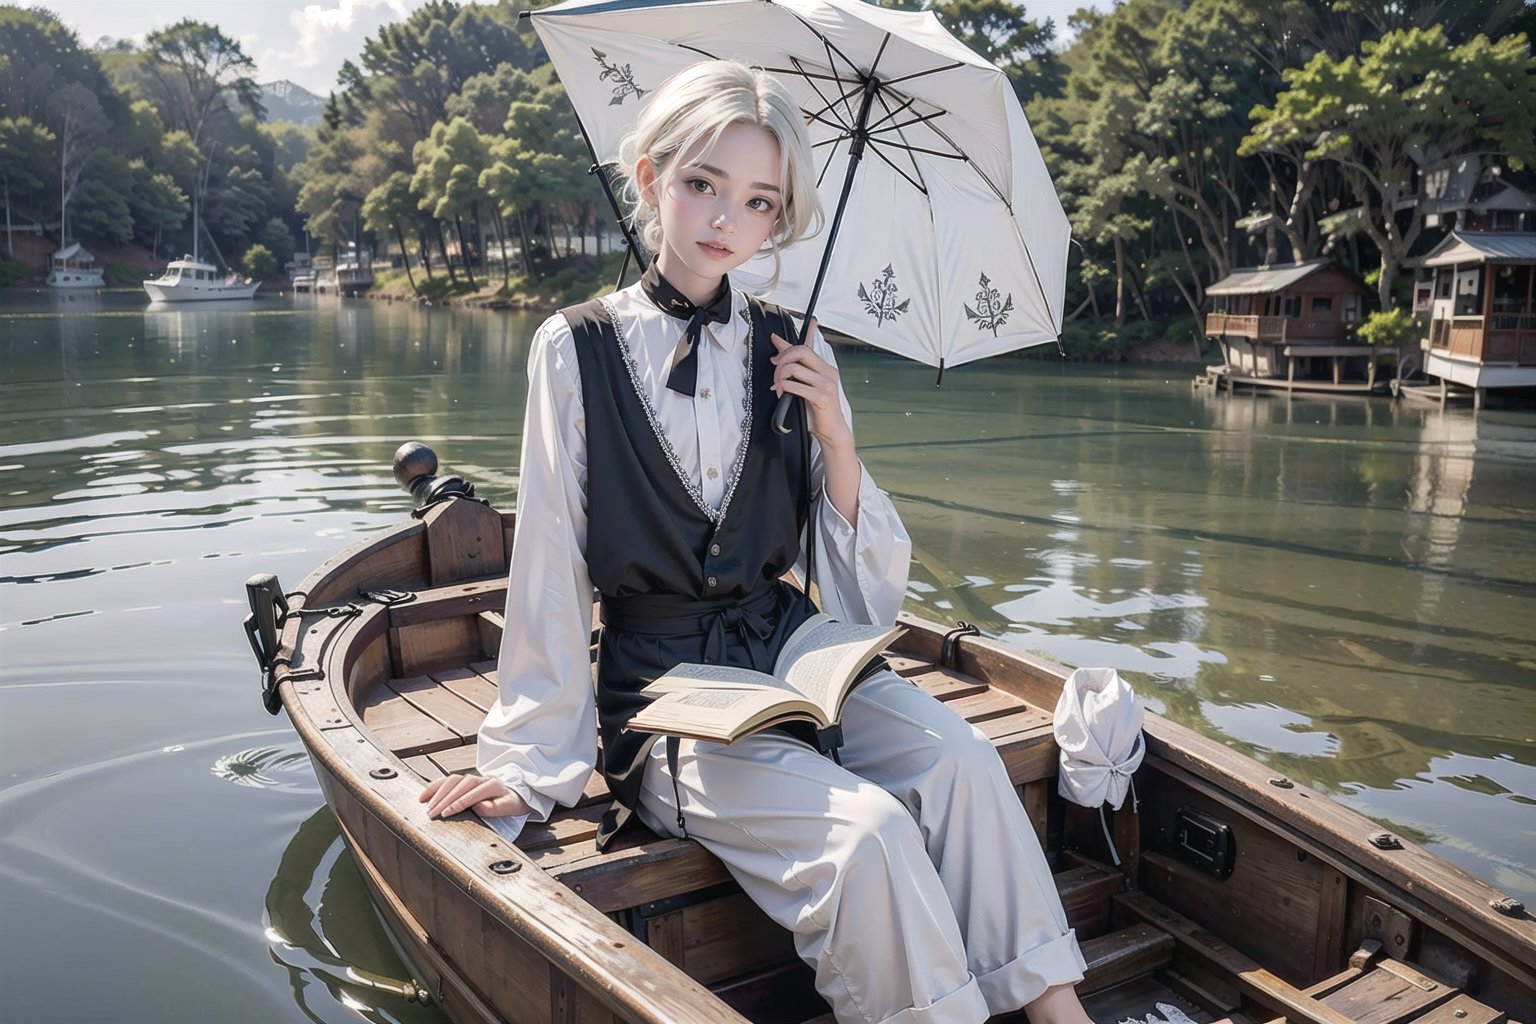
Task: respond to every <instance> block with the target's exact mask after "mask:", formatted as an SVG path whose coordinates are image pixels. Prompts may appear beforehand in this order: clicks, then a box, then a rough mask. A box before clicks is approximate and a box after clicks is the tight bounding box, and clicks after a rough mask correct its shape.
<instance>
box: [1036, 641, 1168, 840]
mask: <svg viewBox="0 0 1536 1024" xmlns="http://www.w3.org/2000/svg"><path fill="white" fill-rule="evenodd" d="M1141 717H1142V715H1141V706H1140V705H1138V704H1137V703H1136V694H1135V693H1134V692H1133V691H1132V690H1131V686H1130V684H1129V683H1127V682H1126V681H1125V680H1124V679H1121V678H1120V674H1119V673H1118V672H1116V671H1115V670H1114V669H1112V668H1080V669H1077V670H1076V671H1074V672H1073V673H1072V674H1071V675H1070V676H1068V677H1067V681H1066V684H1065V685H1064V686H1062V688H1061V698H1060V699H1059V700H1058V701H1057V702H1056V719H1055V722H1054V723H1053V726H1054V729H1055V733H1056V744H1057V745H1058V746H1059V747H1060V748H1061V774H1060V776H1059V780H1060V781H1059V782H1058V783H1057V789H1058V791H1059V792H1060V793H1061V795H1062V796H1064V797H1066V798H1067V799H1068V800H1071V801H1072V802H1073V803H1075V804H1080V805H1082V806H1083V807H1102V806H1103V805H1104V804H1106V803H1108V804H1109V805H1110V806H1111V807H1113V808H1114V809H1115V810H1119V809H1120V805H1121V804H1123V803H1125V793H1126V790H1127V789H1129V788H1130V786H1131V773H1132V772H1134V771H1135V770H1136V769H1137V767H1139V766H1140V764H1141V759H1142V757H1144V756H1145V755H1146V752H1147V751H1146V744H1145V742H1143V740H1142V738H1141Z"/></svg>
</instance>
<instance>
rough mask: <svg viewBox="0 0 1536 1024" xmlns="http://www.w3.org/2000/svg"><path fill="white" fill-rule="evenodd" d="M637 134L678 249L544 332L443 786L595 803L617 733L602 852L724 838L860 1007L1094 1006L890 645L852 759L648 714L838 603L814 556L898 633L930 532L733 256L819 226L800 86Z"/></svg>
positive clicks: (658, 107) (642, 210) (750, 90)
mask: <svg viewBox="0 0 1536 1024" xmlns="http://www.w3.org/2000/svg"><path fill="white" fill-rule="evenodd" d="M622 152H623V164H624V168H623V169H624V171H625V175H626V179H627V180H626V186H625V194H626V196H627V198H628V200H629V202H630V203H631V205H632V206H633V210H634V213H633V221H634V224H635V226H636V227H637V228H638V230H639V233H640V236H641V238H642V240H643V242H644V244H645V246H646V247H647V248H648V249H650V250H651V252H652V253H654V259H653V261H652V262H651V264H650V266H649V268H648V269H647V270H646V272H645V274H644V276H643V277H642V279H641V280H640V282H639V283H638V284H636V285H634V286H631V287H629V288H624V289H622V290H620V291H617V292H614V293H613V294H611V295H608V296H606V297H604V298H602V299H598V300H594V301H592V302H589V303H584V304H582V305H579V306H575V307H572V308H570V309H566V310H562V311H561V312H560V313H558V314H556V315H555V316H552V317H550V318H549V319H548V320H547V321H545V322H544V324H543V326H541V327H540V328H539V330H538V332H537V333H536V334H535V336H534V339H533V344H532V348H531V351H530V354H529V362H528V367H529V370H528V373H529V396H528V407H527V413H526V420H525V426H524V431H523V442H522V464H521V477H520V484H519V488H518V501H517V532H516V536H515V538H514V540H513V548H512V559H511V569H510V581H509V587H508V592H507V615H506V626H505V631H504V633H503V637H502V646H501V653H500V663H499V686H500V700H499V702H498V703H497V705H496V706H495V707H493V708H492V709H491V711H490V712H489V713H488V714H487V716H486V720H485V724H484V725H483V726H482V728H481V730H480V735H479V765H478V767H479V772H480V774H479V775H468V776H459V775H450V776H448V777H447V778H445V779H442V780H439V781H437V782H434V783H433V784H431V785H430V786H428V787H427V789H426V790H425V791H424V792H423V794H422V800H423V801H424V802H426V803H427V804H428V814H429V815H433V816H444V815H449V814H455V813H458V812H460V811H463V810H465V809H470V808H472V809H474V810H475V811H476V812H478V813H480V814H481V815H485V816H504V815H513V816H517V815H521V816H525V817H526V816H529V815H532V816H536V817H537V818H540V819H543V818H547V817H548V815H549V814H550V812H551V810H552V809H553V807H554V805H555V804H557V803H561V804H566V805H573V804H574V803H575V802H576V801H577V800H578V799H579V798H580V796H581V793H582V790H583V787H584V786H585V784H586V781H587V778H588V776H589V774H590V773H591V771H592V769H593V765H594V763H595V759H596V754H597V735H596V734H597V732H598V731H600V732H601V736H602V744H603V771H604V774H605V775H606V777H607V781H608V784H609V787H610V790H611V791H612V793H613V795H614V797H615V799H616V806H615V809H614V811H613V812H612V813H611V814H610V816H609V817H608V818H607V819H605V822H604V828H603V830H602V832H601V833H600V834H599V845H600V846H601V845H603V844H605V843H606V842H607V841H608V840H609V839H611V838H612V836H613V835H614V833H615V832H617V831H618V830H619V829H621V828H623V827H624V826H625V824H626V823H627V822H628V821H630V820H631V819H632V818H638V819H639V820H640V821H641V822H643V823H644V824H645V825H647V826H649V827H650V828H651V829H653V830H655V831H656V832H658V833H661V834H669V835H677V836H683V835H686V836H688V837H691V838H693V839H695V840H697V841H698V842H699V843H701V844H703V845H704V847H705V848H707V849H708V850H709V851H710V852H711V853H713V854H714V855H715V856H717V857H718V858H719V859H720V860H721V861H722V862H723V863H724V864H725V866H726V867H727V869H728V870H729V871H730V872H731V874H732V876H733V877H734V878H735V879H736V880H737V882H739V883H740V885H741V887H742V888H743V889H744V890H745V891H746V892H747V894H748V895H749V896H751V898H752V899H753V900H755V901H756V902H757V904H758V905H759V906H761V907H762V908H763V910H764V911H765V912H766V913H767V914H768V915H769V916H770V917H771V918H772V919H773V920H775V921H777V922H778V923H779V924H781V925H783V926H784V927H785V928H787V929H789V930H790V931H791V932H793V933H794V937H795V942H796V948H797V949H798V951H799V953H800V955H801V956H802V957H803V958H804V959H805V960H806V961H807V962H808V963H810V964H811V965H812V966H813V967H814V968H815V973H816V985H817V989H818V990H819V991H820V992H821V994H822V995H823V996H824V997H825V998H826V999H827V1001H828V1003H829V1004H831V1006H832V1009H833V1012H834V1013H835V1015H836V1017H837V1019H838V1020H839V1021H842V1022H855V1021H857V1022H883V1021H889V1022H893V1024H894V1022H902V1024H948V1022H956V1024H962V1022H963V1024H975V1022H977V1021H982V1020H985V1019H986V1018H987V1017H988V1016H990V1015H992V1014H996V1013H1003V1012H1008V1011H1012V1010H1016V1009H1018V1008H1019V1007H1021V1006H1022V1007H1024V1008H1025V1009H1026V1010H1027V1012H1028V1014H1029V1017H1030V1019H1031V1020H1032V1021H1036V1022H1053V1024H1055V1022H1063V1024H1085V1022H1087V1021H1088V1017H1087V1015H1086V1014H1085V1013H1084V1012H1083V1010H1082V1007H1081V1005H1080V1004H1079V1003H1078V1000H1077V996H1076V993H1075V992H1074V990H1073V987H1072V986H1073V985H1074V984H1075V983H1076V982H1077V981H1079V980H1081V978H1082V972H1083V966H1084V964H1083V958H1082V954H1081V952H1080V951H1079V949H1078V946H1077V941H1076V938H1075V936H1074V934H1073V932H1072V931H1071V929H1069V928H1068V926H1067V922H1066V915H1065V913H1064V912H1063V910H1062V906H1061V901H1060V898H1059V897H1058V895H1057V893H1056V889H1055V886H1054V884H1053V882H1052V878H1051V872H1050V868H1049V866H1048V865H1047V863H1046V861H1045V857H1044V854H1043V853H1042V851H1041V849H1040V844H1039V841H1038V840H1037V838H1036V835H1035V831H1034V829H1033V827H1032V826H1031V824H1030V822H1029V819H1028V817H1027V815H1026V814H1025V812H1024V810H1023V807H1022V806H1021V804H1020V802H1019V799H1018V797H1017V795H1016V794H1015V792H1014V790H1013V787H1012V785H1011V784H1010V782H1009V779H1008V774H1007V771H1006V769H1005V768H1004V766H1003V764H1002V761H1001V759H1000V758H999V757H998V755H997V751H996V749H995V748H994V747H993V745H992V744H991V742H990V741H988V740H987V738H986V737H985V736H984V735H982V734H981V733H980V732H979V731H978V730H976V729H975V728H973V727H972V726H971V725H969V724H968V723H967V722H966V721H965V720H964V719H962V718H960V717H959V716H957V715H956V714H954V713H953V712H952V711H950V710H949V709H948V708H946V707H945V706H944V705H943V704H941V703H940V702H939V701H937V700H935V699H934V698H932V697H930V696H929V695H927V694H925V693H924V692H923V691H922V690H921V689H920V688H918V687H916V686H914V685H912V684H911V683H910V682H908V681H906V680H903V679H901V678H899V677H898V676H896V675H895V674H894V673H892V672H890V671H889V670H888V669H885V668H884V667H883V665H882V663H880V662H879V661H878V659H877V660H876V662H874V663H872V664H871V665H870V666H869V667H868V669H867V674H866V676H865V678H864V679H863V681H862V682H861V683H860V684H859V686H858V687H857V688H856V689H855V690H854V691H853V693H852V695H851V696H850V698H849V700H848V702H847V703H846V704H845V705H844V709H843V714H842V730H843V736H844V741H843V744H842V746H841V747H840V748H839V749H838V751H837V754H838V758H831V757H828V756H825V755H824V754H823V753H821V752H819V751H818V749H817V748H816V746H815V745H813V743H811V742H807V737H805V736H803V735H800V734H797V733H796V732H794V730H793V729H792V728H787V727H786V728H785V729H781V730H769V731H764V732H759V733H755V734H752V735H750V736H746V737H743V738H741V739H739V740H737V741H736V742H734V743H731V744H719V743H709V742H703V741H693V740H682V741H678V740H666V741H663V742H657V741H656V740H655V739H654V738H653V737H651V736H649V735H647V734H644V733H640V732H637V731H632V730H629V729H626V728H625V725H626V723H627V722H628V721H629V719H630V718H631V717H632V716H633V715H634V713H635V712H636V711H637V710H638V709H639V708H640V707H641V706H643V705H644V704H645V702H646V701H647V700H648V697H647V695H645V694H643V693H641V692H640V691H641V689H642V688H643V687H644V686H646V685H647V684H648V683H650V682H651V681H653V680H654V679H656V678H657V677H659V676H661V675H662V674H663V673H665V672H666V671H667V670H668V669H670V668H672V667H674V666H675V665H678V664H680V663H683V662H706V663H715V664H724V665H731V666H736V667H742V668H753V669H757V670H759V671H768V672H771V671H772V668H773V664H774V661H775V658H776V656H777V654H778V651H779V649H780V647H781V646H782V645H783V643H784V642H785V640H787V639H788V637H789V636H790V634H791V633H793V632H794V630H795V629H796V627H798V626H799V625H800V624H801V623H802V622H804V621H805V620H806V619H807V618H808V617H809V616H810V615H811V614H812V613H813V612H814V610H815V609H814V608H813V607H812V605H811V602H810V599H809V597H808V595H807V594H806V593H804V592H802V591H800V590H797V589H796V588H794V587H792V586H790V585H789V584H787V583H785V582H784V580H783V578H784V577H785V576H786V575H787V574H788V573H790V572H791V570H793V569H795V568H796V566H797V565H800V566H801V567H802V569H803V565H804V562H805V548H806V547H807V546H810V547H813V549H814V550H817V551H819V552H820V553H821V556H822V557H821V559H820V560H819V561H818V563H817V565H816V568H817V573H816V578H815V582H816V584H817V586H818V587H819V592H820V596H821V599H822V602H823V604H824V605H825V608H826V610H827V611H828V612H829V613H831V614H832V615H833V616H834V617H836V618H838V619H841V620H844V621H848V622H859V623H870V624H875V623H890V622H891V621H893V620H894V619H895V617H896V614H897V612H898V611H899V610H900V607H901V602H902V599H903V596H904V594H905V592H906V581H907V565H908V561H909V559H910V554H911V543H910V541H909V539H908V537H907V535H906V531H905V529H904V528H903V527H902V524H901V520H900V518H899V517H898V516H897V514H896V510H895V508H894V507H893V506H892V504H891V502H890V499H889V498H888V497H887V496H886V495H884V494H883V493H881V492H880V491H879V490H878V489H877V488H876V487H875V485H874V482H873V480H871V479H870V476H869V474H868V472H866V471H865V469H864V467H863V465H862V464H861V463H860V461H859V458H858V455H857V451H856V448H855V445H854V433H853V427H852V417H851V414H850V412H849V409H848V403H847V399H846V397H845V396H844V394H843V390H842V386H841V384H840V383H839V380H838V372H837V364H836V361H835V360H834V358H833V355H832V352H831V349H830V348H829V347H828V346H827V344H826V342H825V340H824V339H823V338H822V337H821V335H820V333H819V332H818V331H817V330H816V324H815V321H814V319H813V320H811V321H809V322H807V323H806V325H805V331H804V335H805V336H804V340H803V341H799V342H798V343H797V339H796V336H795V332H794V325H793V323H792V322H791V321H790V319H789V317H788V315H787V314H785V313H783V312H782V311H780V310H779V309H777V308H776V307H774V306H771V305H767V304H764V303H762V302H759V301H758V300H756V299H754V298H752V297H750V296H748V295H747V294H746V293H744V292H742V291H739V290H737V289H735V288H733V287H732V285H731V281H730V278H729V277H728V274H729V272H730V271H731V270H733V269H735V268H736V267H739V266H741V265H742V264H743V263H745V262H747V260H749V259H751V258H752V257H754V256H756V255H758V254H759V253H760V252H772V253H775V254H776V253H777V252H778V250H779V249H780V248H782V247H784V246H788V245H792V244H794V243H795V242H796V241H798V240H800V239H802V238H804V237H806V236H808V235H810V234H812V233H814V232H815V231H816V230H817V229H818V226H819V223H820V219H821V213H820V207H819V204H818V201H817V195H816V189H815V171H814V168H813V166H812V162H811V153H810V144H809V140H808V138H807V134H806V130H805V125H804V122H803V120H802V115H801V112H800V110H799V108H798V106H796V104H795V103H794V101H793V100H792V99H791V98H790V97H789V95H788V93H787V92H786V91H785V90H784V88H783V87H782V86H781V85H780V84H779V83H778V82H777V81H776V80H775V79H774V78H773V77H772V76H771V75H769V74H767V73H766V72H763V71H761V70H759V69H755V68H751V67H748V66H745V65H743V64H740V63H737V62H734V61H710V62H705V63H702V64H698V65H695V66H693V67H691V68H689V69H687V70H685V71H683V72H681V73H679V74H678V75H676V76H674V77H673V78H672V79H671V80H669V81H668V82H667V83H666V84H665V85H664V86H662V87H661V88H660V89H658V90H657V91H656V92H655V93H654V94H653V95H652V97H651V98H650V100H649V102H648V103H647V105H646V106H645V107H644V108H643V110H642V112H641V114H640V117H639V120H638V122H637V123H636V124H635V126H634V128H633V130H632V132H631V133H630V135H629V136H628V138H627V139H626V141H625V144H624V147H623V151H622ZM894 213H895V211H893V214H894ZM783 394H791V395H796V396H799V397H800V398H801V399H802V400H803V401H804V403H805V407H806V412H807V423H808V426H809V430H810V434H811V438H812V442H813V443H812V444H811V445H810V446H809V465H808V466H807V465H806V463H805V461H804V458H805V456H804V454H803V450H802V447H801V439H800V438H799V437H797V436H789V437H783V436H781V435H779V434H777V433H776V432H775V431H774V430H773V429H772V427H771V425H770V422H769V420H770V417H771V416H772V413H773V407H774V404H775V401H776V399H777V398H778V397H779V396H780V395H783ZM807 481H809V488H810V491H809V493H807V491H806V488H807ZM807 510H810V511H809V515H808V512H807ZM594 588H595V589H596V591H597V593H598V595H599V600H600V605H601V617H602V622H603V629H602V636H601V643H600V645H599V653H598V663H597V664H598V670H597V686H596V690H595V694H594V688H593V686H592V685H591V675H590V665H589V656H588V636H589V631H590V616H591V599H592V593H593V590H594ZM594 705H595V706H594ZM594 712H595V714H594ZM594 723H595V725H594ZM839 759H840V760H839Z"/></svg>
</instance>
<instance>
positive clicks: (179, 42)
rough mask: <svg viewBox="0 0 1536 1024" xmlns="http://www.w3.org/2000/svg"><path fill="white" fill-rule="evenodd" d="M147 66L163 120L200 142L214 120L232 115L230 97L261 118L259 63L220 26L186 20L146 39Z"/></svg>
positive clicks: (158, 30)
mask: <svg viewBox="0 0 1536 1024" xmlns="http://www.w3.org/2000/svg"><path fill="white" fill-rule="evenodd" d="M144 48H145V51H146V52H145V65H146V68H147V70H148V71H149V74H150V77H151V79H152V80H153V82H154V87H155V88H154V91H155V92H156V93H157V94H158V95H157V96H155V97H154V98H155V99H156V101H157V105H158V106H159V108H160V111H161V113H162V116H163V118H164V120H165V122H166V123H167V124H169V125H171V126H172V127H175V128H177V129H180V130H181V131H184V132H186V133H187V134H188V135H189V136H191V138H192V141H193V142H194V143H196V144H199V145H200V144H201V143H202V141H203V138H204V131H205V129H206V128H207V127H208V125H209V122H210V120H211V119H213V118H215V117H219V116H230V115H231V114H232V113H233V111H232V110H231V108H230V107H229V103H230V101H234V102H235V103H236V104H238V105H240V106H243V107H244V108H245V109H247V110H249V111H250V112H251V113H253V114H255V115H256V116H257V117H260V116H261V115H262V114H263V113H264V111H263V109H262V106H261V89H260V88H259V87H258V86H257V85H256V80H255V79H254V78H252V77H251V76H252V74H254V72H255V71H256V62H255V61H253V60H252V59H251V58H250V57H248V56H246V54H245V51H244V50H242V49H241V47H240V44H239V43H238V42H237V41H235V40H233V39H231V38H229V37H228V36H226V35H225V34H224V33H223V32H221V31H220V30H219V29H218V28H217V27H216V26H214V25H208V24H205V23H203V22H199V21H194V20H193V19H191V18H183V19H182V20H181V21H178V22H177V23H176V24H174V25H171V26H169V27H167V28H160V29H154V30H153V31H151V32H149V33H148V34H146V35H145V37H144Z"/></svg>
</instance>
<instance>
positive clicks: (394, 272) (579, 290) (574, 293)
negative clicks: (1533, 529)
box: [0, 258, 1209, 368]
mask: <svg viewBox="0 0 1536 1024" xmlns="http://www.w3.org/2000/svg"><path fill="white" fill-rule="evenodd" d="M605 259H606V258H605ZM615 262H617V260H615ZM575 269H576V268H566V269H565V270H562V271H559V272H557V273H555V274H552V275H550V276H549V277H547V278H544V279H542V280H540V281H537V282H534V281H529V280H528V279H526V278H513V279H512V282H511V283H512V287H513V290H512V291H511V292H508V293H505V294H504V293H503V290H502V286H501V285H499V284H497V285H496V286H495V287H485V286H482V287H481V288H480V289H478V290H476V291H473V292H449V293H442V294H438V295H429V294H421V293H417V292H414V291H412V290H411V288H410V285H409V284H408V283H407V282H406V279H405V272H404V271H403V270H399V269H397V268H386V269H385V270H384V271H382V272H381V273H380V274H379V276H378V279H377V280H376V281H375V284H374V286H373V287H372V288H370V289H369V290H368V291H366V292H363V293H362V294H361V295H358V296H356V298H357V299H367V300H369V301H371V302H383V303H389V304H397V303H404V304H406V305H413V306H421V307H423V308H427V309H436V308H448V307H459V308H466V309H484V310H493V311H496V312H512V313H547V312H549V311H551V310H555V309H559V308H561V307H563V306H568V305H572V304H574V303H577V302H583V301H585V300H586V299H589V298H594V297H596V296H598V295H603V294H606V293H607V292H608V291H609V290H611V287H612V281H613V279H614V278H615V277H617V268H616V267H615V268H614V270H613V272H612V273H607V274H602V269H603V268H597V270H596V271H593V270H588V271H587V272H586V273H584V274H579V275H578V274H573V273H572V271H573V270H575ZM600 275H601V276H600ZM434 280H437V281H441V280H443V278H442V277H441V276H439V277H437V278H434ZM283 285H288V282H287V281H263V282H262V285H261V289H260V290H258V291H257V293H256V299H257V300H259V299H260V298H261V297H262V296H263V295H268V296H271V295H278V296H286V295H292V294H295V293H294V292H293V290H292V288H291V287H282V286H283ZM541 285H542V287H541ZM26 291H31V292H55V290H54V289H52V288H50V287H49V286H48V285H47V284H46V283H45V282H44V281H43V280H42V279H37V280H21V281H12V282H11V283H10V284H9V285H7V286H5V287H0V294H6V293H19V292H26ZM99 291H120V292H134V291H142V289H139V288H137V287H130V286H128V285H107V286H104V287H103V288H101V289H81V290H80V292H84V293H90V294H95V293H97V292H99ZM56 294H58V295H60V296H61V297H62V296H65V295H69V294H71V293H70V292H69V291H68V290H58V291H57V292H56ZM194 305H196V304H194ZM828 335H829V340H831V341H832V342H833V343H834V344H837V345H840V346H845V345H866V346H868V347H869V348H872V349H878V347H879V346H876V345H868V343H867V342H861V341H856V340H854V339H851V338H848V337H847V336H846V335H839V334H838V333H837V332H836V331H831V330H829V331H828ZM1047 351H1049V349H1048V346H1045V345H1037V346H1033V347H1031V348H1027V349H1019V350H1016V351H1014V352H1005V353H1002V354H1001V358H1005V359H1035V358H1044V357H1043V355H1042V353H1045V352H1047ZM1113 355H1114V358H1107V359H1106V358H1089V357H1085V356H1084V355H1081V354H1079V355H1073V354H1072V353H1071V351H1070V350H1069V351H1068V353H1067V355H1066V357H1065V359H1061V360H1059V361H1062V362H1070V363H1084V364H1093V363H1102V364H1104V365H1126V364H1130V365H1169V366H1174V365H1179V364H1186V365H1188V366H1190V367H1192V368H1198V367H1202V366H1204V365H1205V363H1206V362H1208V361H1209V355H1208V354H1202V353H1199V352H1197V351H1196V350H1195V348H1194V346H1193V345H1192V344H1191V343H1190V342H1189V341H1178V340H1176V339H1173V338H1156V339H1153V340H1152V341H1147V342H1142V343H1140V344H1138V345H1135V346H1134V347H1129V348H1124V349H1118V350H1116V351H1115V352H1114V353H1113ZM1050 361H1052V362H1055V361H1058V360H1057V359H1055V358H1053V359H1051V360H1050Z"/></svg>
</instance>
